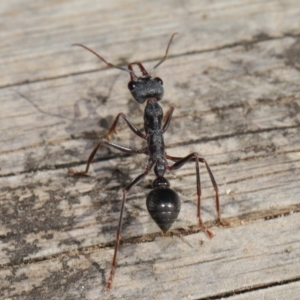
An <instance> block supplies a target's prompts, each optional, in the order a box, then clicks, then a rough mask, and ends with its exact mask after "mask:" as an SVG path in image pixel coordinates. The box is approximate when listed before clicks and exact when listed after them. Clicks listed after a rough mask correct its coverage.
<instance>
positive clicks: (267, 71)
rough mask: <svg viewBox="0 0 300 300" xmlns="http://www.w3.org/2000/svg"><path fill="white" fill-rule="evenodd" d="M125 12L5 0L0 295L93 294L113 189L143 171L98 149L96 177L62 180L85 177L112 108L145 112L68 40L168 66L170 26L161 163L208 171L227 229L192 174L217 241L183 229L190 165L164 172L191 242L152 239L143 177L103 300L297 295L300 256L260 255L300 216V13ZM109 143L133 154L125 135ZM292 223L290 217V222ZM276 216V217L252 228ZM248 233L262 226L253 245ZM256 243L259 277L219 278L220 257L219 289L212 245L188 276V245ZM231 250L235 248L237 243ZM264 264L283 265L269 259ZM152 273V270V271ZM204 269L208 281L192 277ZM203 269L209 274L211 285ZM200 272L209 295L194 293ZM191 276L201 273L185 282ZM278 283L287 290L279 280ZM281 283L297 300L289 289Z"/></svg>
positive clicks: (113, 217) (191, 209)
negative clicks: (202, 163)
mask: <svg viewBox="0 0 300 300" xmlns="http://www.w3.org/2000/svg"><path fill="white" fill-rule="evenodd" d="M120 4H121V2H119V1H114V2H111V1H110V2H108V1H107V2H105V1H101V2H98V1H97V2H96V1H95V2H93V1H91V2H90V5H89V6H87V5H86V2H84V1H78V0H75V1H72V2H69V1H66V2H51V1H50V2H47V3H39V4H37V3H36V2H31V1H27V2H26V3H24V2H22V3H21V2H20V1H10V2H1V3H0V6H1V9H0V14H1V17H0V19H1V26H2V27H1V28H2V29H4V30H1V33H0V39H1V41H3V42H2V43H1V46H0V61H1V64H0V70H1V71H0V74H1V75H0V86H1V87H2V88H1V99H0V105H1V110H0V128H1V132H0V143H1V148H0V174H1V178H0V277H1V278H2V279H3V280H1V281H0V293H1V295H2V296H3V297H5V298H8V297H16V298H25V299H41V297H44V298H45V299H49V298H52V299H64V298H65V299H74V298H75V299H76V298H86V299H98V298H99V295H100V296H102V294H101V293H102V291H103V286H104V283H105V278H107V275H108V269H109V265H110V260H111V258H112V249H111V247H112V245H113V243H114V237H115V230H116V224H117V220H118V216H119V205H120V197H121V189H122V187H124V185H125V184H126V183H128V182H129V181H130V179H132V178H134V177H135V176H137V175H138V174H139V173H140V172H141V168H142V166H143V165H144V164H145V157H144V156H140V157H139V156H136V157H130V158H126V157H123V156H118V155H117V154H116V152H111V151H109V150H107V149H101V150H100V151H99V154H98V156H97V161H96V162H95V163H94V164H93V167H92V170H91V173H90V177H88V178H72V177H69V176H67V175H66V171H67V168H68V167H70V166H72V167H74V166H75V167H77V168H78V169H80V168H83V166H84V165H83V164H84V162H85V160H86V158H87V156H88V155H89V153H90V151H91V149H92V148H93V145H94V144H95V143H96V142H97V140H99V139H100V138H102V137H105V135H106V132H107V128H108V127H109V125H110V124H111V122H112V120H113V118H114V117H115V116H116V114H117V113H119V112H120V111H123V112H124V113H126V114H127V115H128V116H129V118H130V119H131V120H132V121H133V123H134V124H137V125H138V126H139V127H142V113H143V107H142V106H139V105H137V104H135V103H134V101H133V100H132V99H131V97H130V95H129V93H128V91H127V89H126V85H127V80H128V74H122V72H120V71H118V70H108V69H107V68H106V67H105V66H104V65H103V64H101V62H99V61H97V59H96V58H95V57H93V56H92V55H91V54H90V53H87V52H84V51H83V50H82V49H75V48H71V47H69V45H70V44H71V43H73V42H83V43H86V44H87V45H89V46H91V47H93V48H95V49H96V50H99V52H100V53H101V54H102V55H103V56H104V57H105V58H107V59H108V60H110V61H113V62H117V63H119V62H122V63H125V62H127V61H132V60H139V59H140V60H142V61H146V62H147V63H146V66H147V67H148V66H150V67H151V66H153V65H154V64H155V61H153V60H154V59H155V60H158V59H159V58H160V57H161V56H162V55H163V53H164V50H165V46H166V43H167V41H168V38H169V37H170V34H171V33H172V32H174V31H179V32H180V35H179V36H176V39H175V41H174V44H173V45H172V48H171V51H170V54H171V56H170V58H169V59H168V60H167V61H166V62H165V63H164V65H163V66H161V67H160V68H159V69H158V70H157V71H156V74H157V75H158V76H160V77H161V78H162V79H163V80H164V85H165V89H166V94H165V97H164V99H163V100H162V102H161V104H162V106H163V108H164V110H165V111H166V110H167V108H168V107H169V106H171V105H172V106H175V113H174V118H173V119H172V123H171V126H170V128H169V130H168V132H167V133H166V142H167V146H168V152H169V153H170V154H173V155H180V156H184V155H186V154H187V153H189V152H192V151H198V152H199V153H200V154H201V155H203V156H204V157H205V158H206V159H207V160H208V162H209V163H210V164H211V167H212V169H213V172H214V174H215V177H216V179H217V182H218V184H219V188H220V194H221V207H222V213H223V216H224V217H225V218H226V219H227V220H229V221H230V223H231V227H230V228H226V229H223V228H216V227H215V226H214V220H215V208H214V200H213V197H214V194H213V190H212V187H211V183H210V181H209V178H208V176H207V174H206V172H205V170H204V169H203V168H201V176H202V186H203V196H202V198H203V201H202V207H203V218H204V220H205V221H206V222H207V225H208V226H209V227H213V228H212V231H213V232H214V233H215V234H216V236H215V237H214V239H212V240H209V241H208V240H207V239H206V238H205V237H204V234H203V233H199V234H193V233H195V232H197V230H198V228H197V226H196V225H195V224H196V211H195V210H196V209H195V207H196V203H195V202H196V201H195V200H196V199H195V195H194V194H195V167H194V165H193V164H189V165H187V166H185V167H184V168H182V169H181V170H179V171H177V172H174V173H173V172H172V173H170V174H168V179H170V182H171V185H172V187H173V188H174V189H176V190H177V191H178V192H179V194H180V197H181V200H182V202H183V203H182V211H181V214H180V216H179V220H178V222H176V224H175V225H174V227H173V234H174V233H176V232H178V231H179V232H183V234H184V235H185V236H184V239H185V240H186V242H184V241H182V240H181V239H179V238H174V239H171V238H165V239H160V238H156V239H155V237H157V236H158V235H159V231H158V228H157V227H156V225H155V224H154V222H153V221H152V220H151V219H150V217H149V215H148V213H147V211H146V207H145V194H146V193H147V192H148V191H149V186H150V184H151V181H152V179H153V175H150V176H149V178H148V179H147V180H146V181H145V182H143V183H142V184H140V185H139V186H138V187H136V188H135V189H134V190H133V191H132V193H131V194H129V197H128V201H127V204H126V212H125V219H124V230H123V233H122V236H123V238H124V242H125V245H124V246H122V247H121V251H120V261H119V263H120V264H119V265H120V268H119V269H118V272H119V275H116V276H119V277H118V279H117V277H116V280H119V281H116V283H115V284H116V288H115V290H114V291H113V293H112V295H111V296H105V297H107V298H112V297H114V295H116V297H117V298H118V297H123V296H124V297H125V299H126V297H127V298H129V297H130V296H131V298H132V295H137V297H138V298H139V297H140V298H144V297H149V299H150V298H151V297H152V298H151V299H153V298H155V297H156V298H157V299H160V297H165V296H167V297H171V298H172V299H176V298H175V297H179V298H178V299H182V298H184V297H186V298H192V299H193V298H196V299H198V298H199V299H206V298H207V297H214V298H218V297H222V296H224V295H225V297H227V298H231V297H234V296H233V295H234V292H236V293H240V295H239V296H237V297H241V296H245V297H248V298H251V296H253V295H254V296H258V295H265V294H264V292H265V291H266V290H267V288H268V287H269V289H268V293H267V294H266V295H267V296H270V297H271V296H273V295H277V293H278V295H290V296H291V297H293V295H294V294H295V295H296V293H297V282H298V281H297V280H298V276H299V275H297V270H298V269H299V266H298V263H299V261H292V263H291V264H289V263H288V264H287V266H285V267H281V268H280V266H281V265H280V266H279V265H276V263H277V264H281V263H283V262H286V257H282V256H280V255H281V252H280V251H279V252H276V253H274V251H275V250H277V248H276V247H275V248H274V249H271V246H270V245H271V244H274V243H275V242H276V241H279V243H280V242H281V240H282V239H281V237H280V236H279V235H280V234H282V231H280V230H278V231H277V232H273V231H271V233H272V234H269V235H270V236H269V235H268V234H267V233H266V232H265V229H264V228H265V227H264V226H265V224H266V223H268V224H273V225H272V226H273V227H267V228H268V230H275V229H276V228H278V226H279V225H278V224H281V226H282V230H284V229H283V228H286V231H285V234H286V232H288V234H286V235H288V236H287V237H285V238H286V240H285V242H286V244H287V245H288V246H287V248H285V249H286V251H287V253H289V252H291V253H292V252H293V251H294V248H293V246H294V244H292V246H290V244H291V243H292V242H293V241H292V242H291V239H292V238H293V235H291V236H290V233H293V232H296V231H297V228H294V227H293V228H292V229H291V228H290V227H288V226H290V225H288V226H287V225H286V224H287V223H288V222H291V223H293V224H294V225H295V224H297V222H296V223H295V218H296V216H297V212H299V196H298V195H299V179H300V178H299V171H298V170H299V153H300V152H299V105H300V102H299V101H300V100H299V91H300V89H299V82H300V81H299V79H300V78H299V56H298V52H299V38H298V35H299V28H300V27H299V25H300V24H299V22H300V18H299V11H300V7H299V4H298V2H297V1H294V0H293V1H292V0H291V1H265V2H264V3H262V2H260V1H250V2H249V1H238V2H237V1H225V2H224V1H223V2H206V1H188V2H184V3H182V2H178V1H168V2H163V3H159V8H160V9H159V10H157V7H158V4H157V3H156V2H155V1H152V2H144V3H142V2H141V1H135V0H132V1H127V0H126V1H123V2H122V5H124V7H123V6H122V8H121V7H120ZM170 7H171V8H170ZM145 11H147V14H144V12H145ZM170 12H172V14H170ZM103 16H105V17H103ZM237 16H239V17H238V18H237ZM147 25H148V26H147ZM149 25H151V26H149ZM149 45H150V46H149ZM98 69H100V70H99V71H98V72H94V71H95V70H98ZM81 72H83V73H81ZM35 81H37V82H35ZM27 82H29V83H28V84H27ZM114 141H116V142H118V143H120V144H125V145H131V146H132V147H140V142H139V141H138V140H137V139H136V138H135V137H133V136H132V134H131V133H130V132H129V130H128V129H126V126H124V125H123V124H120V126H119V127H118V135H117V136H115V137H114ZM292 212H294V215H295V216H290V215H289V214H290V213H292ZM280 215H285V216H286V217H284V218H280V219H276V220H272V221H268V222H263V221H261V220H264V219H269V218H275V217H278V216H280ZM287 215H288V216H287ZM281 219H284V220H285V221H284V223H280V222H281V221H282V220H281ZM269 222H271V223H269ZM272 222H275V223H272ZM278 222H279V223H278ZM248 223H249V225H246V226H242V225H243V224H248ZM294 225H293V226H294ZM248 226H250V227H251V228H252V229H253V228H256V229H255V234H254V231H253V230H252V229H251V230H248V228H250V227H248ZM252 226H254V227H252ZM286 226H287V227H286ZM291 226H292V225H291ZM295 226H298V225H295ZM298 227H299V226H298ZM245 228H246V231H243V230H245ZM239 230H240V231H239ZM256 232H262V235H261V236H259V241H260V240H263V235H264V239H266V241H263V244H261V243H260V242H259V243H260V244H254V246H253V247H254V248H255V251H254V252H253V253H256V254H255V255H256V256H258V257H259V258H261V260H262V262H263V263H262V264H254V267H256V266H257V269H253V268H252V269H251V267H250V268H248V264H249V260H247V258H246V259H242V261H241V264H242V265H241V266H239V267H238V268H237V271H240V270H241V273H232V274H231V275H232V277H228V278H229V279H228V280H227V275H226V274H227V273H228V272H229V271H228V270H230V271H231V269H232V270H234V267H235V264H234V263H232V262H230V261H227V262H226V268H227V267H228V269H225V270H224V269H223V267H221V273H222V276H225V277H224V278H225V279H224V278H221V284H220V285H218V284H213V283H214V281H213V279H212V278H214V275H215V273H216V274H217V278H216V279H218V274H219V273H218V271H215V270H218V269H217V266H216V264H214V262H217V261H218V259H219V257H218V254H219V252H218V251H219V250H218V249H219V248H212V249H214V250H213V251H212V252H209V251H210V250H209V249H208V250H207V251H208V252H205V251H204V252H205V253H204V257H203V259H204V260H203V262H202V261H201V262H200V263H199V264H198V261H197V263H196V266H195V265H193V264H190V263H189V259H190V260H192V261H193V260H194V256H193V255H192V254H191V253H190V252H189V251H186V249H185V248H186V247H188V248H189V247H190V246H191V245H192V247H194V248H197V249H198V248H200V247H199V245H198V244H200V245H201V244H202V243H203V241H204V247H201V248H200V250H202V248H206V247H207V245H208V243H212V245H215V244H214V243H219V244H218V246H220V245H225V246H226V245H228V243H229V242H232V238H231V237H228V235H230V236H231V234H236V233H237V237H239V241H245V238H246V240H247V241H248V244H247V245H250V246H252V244H253V241H252V240H254V238H252V237H253V236H255V237H256V235H257V234H256ZM276 234H277V236H276ZM194 236H197V239H198V240H197V242H196V246H195V245H194V244H193V242H192V239H193V238H194ZM295 236H296V244H297V243H298V238H297V237H298V235H297V233H296V235H295ZM250 238H252V240H251V241H250V240H249V239H250ZM276 238H277V240H276ZM154 239H155V240H154ZM187 239H188V240H187ZM146 241H148V243H146ZM274 241H275V242H274ZM233 245H238V246H241V247H242V245H243V243H241V244H238V242H237V241H236V240H234V242H233ZM263 245H268V247H267V248H266V249H267V250H266V251H265V252H264V255H263V256H262V255H261V252H259V251H260V250H261V249H263V248H259V246H263ZM275 245H277V244H276V243H275ZM283 245H284V244H280V246H283ZM280 246H279V247H280ZM212 247H215V246H212ZM228 248H229V251H228V249H227V248H226V247H225V250H224V249H223V250H222V251H226V253H228V254H231V255H232V257H233V258H234V259H235V258H236V257H237V258H239V257H240V256H239V253H237V252H234V250H233V252H230V250H232V249H231V248H230V247H229V246H228ZM250 248H251V247H250ZM191 249H192V248H191ZM270 249H271V250H270ZM132 251H133V252H132ZM151 251H153V253H151ZM181 251H183V252H182V254H180V253H181ZM272 251H273V252H272ZM297 251H298V250H296V252H297ZM167 252H168V254H167ZM178 252H179V254H178ZM132 253H134V254H136V258H135V256H133V255H132ZM161 253H162V254H163V255H162V260H159V257H160V255H161ZM253 253H252V252H251V254H253ZM284 253H285V252H284ZM185 254H187V255H186V256H185ZM246 254H247V253H246ZM294 254H295V253H294ZM168 255H170V256H168ZM276 255H277V256H276ZM296 255H298V253H296ZM274 257H276V258H277V259H279V261H273V258H274ZM165 258H166V260H164V259H165ZM169 258H170V261H169ZM248 258H249V257H248ZM256 258H257V257H256ZM157 259H158V260H157ZM249 259H250V260H251V255H250V258H249ZM294 259H295V258H294V256H292V260H294ZM181 260H182V262H183V265H184V267H182V266H179V267H178V266H177V267H176V268H175V270H176V271H177V270H178V269H179V270H180V273H179V274H177V273H175V272H174V271H172V272H170V271H168V268H169V267H170V263H171V262H173V261H175V262H178V263H179V262H180V261H181ZM149 262H150V264H152V263H156V262H157V265H156V264H155V265H154V267H153V268H152V267H151V266H150V269H149V268H148V267H149ZM255 262H256V261H255ZM203 264H204V265H207V266H209V267H210V268H211V270H210V269H209V270H207V268H205V267H204V269H202V267H203ZM269 265H272V267H271V271H270V270H268V266H269ZM266 266H267V267H266ZM171 267H172V266H171ZM252 267H253V266H252ZM72 268H73V269H72ZM126 268H127V269H126ZM224 268H225V267H224ZM149 270H150V271H149ZM202 270H203V272H204V271H205V272H207V275H208V277H207V278H205V279H203V278H204V277H205V273H201V272H202ZM273 270H275V272H274V273H273ZM199 272H200V279H201V280H200V282H201V284H202V283H203V284H204V287H203V286H202V285H199V284H198V282H196V283H195V280H196V279H198V277H197V275H198V273H199ZM226 272H227V273H226ZM190 273H191V274H196V276H194V277H193V276H192V277H191V278H189V277H188V276H186V274H190ZM270 273H272V274H270ZM117 274H118V273H117ZM132 274H133V275H132ZM157 274H158V275H157ZM201 274H202V275H201ZM237 274H238V275H237ZM241 274H242V275H241ZM244 274H246V275H244ZM265 274H266V275H265ZM295 274H296V275H295ZM298 274H299V273H298ZM177 275H178V277H176V276H177ZM264 275H265V278H262V280H260V279H261V276H264ZM132 276H133V277H132ZM134 276H136V277H134ZM139 276H140V277H139ZM172 276H173V277H172ZM234 276H235V277H234ZM252 276H253V278H252ZM255 276H256V278H254V277H255ZM175 277H176V278H175ZM132 278H133V280H132ZM161 278H162V279H163V280H165V281H160V279H161ZM182 278H183V280H181V279H182ZM249 278H250V280H248V279H249ZM223 279H224V280H225V281H224V280H223ZM169 280H170V281H171V282H172V283H171V284H169ZM226 280H227V281H226ZM252 280H253V281H252ZM281 281H283V282H284V283H285V284H284V286H279V285H278V282H281ZM291 281H292V282H293V284H295V292H292V294H291V293H290V294H289V286H290V284H291V283H289V282H291ZM118 282H119V283H118ZM228 282H229V284H228V286H227V283H228ZM126 285H127V288H128V290H126V288H125V286H126ZM190 287H192V288H190ZM155 291H156V292H157V293H156V294H155ZM232 291H233V292H232ZM41 295H42V296H41ZM2 296H1V297H2ZM201 297H202V298H201Z"/></svg>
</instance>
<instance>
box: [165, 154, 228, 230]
mask: <svg viewBox="0 0 300 300" xmlns="http://www.w3.org/2000/svg"><path fill="white" fill-rule="evenodd" d="M166 158H167V159H169V160H172V161H175V162H179V161H180V160H182V159H184V158H182V157H175V156H170V155H167V154H166ZM191 160H192V161H196V157H191ZM198 161H200V162H202V163H204V164H205V167H206V170H207V172H208V174H209V177H210V180H211V183H212V185H213V187H214V190H215V193H216V210H217V215H218V222H219V224H221V225H222V226H228V225H229V224H228V223H227V222H225V221H223V220H222V218H221V211H220V201H219V189H218V185H217V182H216V180H215V178H214V175H213V173H212V171H211V169H210V166H209V164H208V162H207V161H206V160H205V159H204V158H202V157H198Z"/></svg>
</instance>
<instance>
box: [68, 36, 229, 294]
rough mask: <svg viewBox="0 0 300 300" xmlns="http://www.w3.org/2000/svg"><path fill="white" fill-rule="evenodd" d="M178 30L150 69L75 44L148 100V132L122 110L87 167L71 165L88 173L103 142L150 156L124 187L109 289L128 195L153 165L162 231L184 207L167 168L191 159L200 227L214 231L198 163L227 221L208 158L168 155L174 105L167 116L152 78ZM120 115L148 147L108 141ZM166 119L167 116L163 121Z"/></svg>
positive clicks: (159, 85)
mask: <svg viewBox="0 0 300 300" xmlns="http://www.w3.org/2000/svg"><path fill="white" fill-rule="evenodd" d="M176 34H177V33H174V34H172V36H171V38H170V40H169V43H168V46H167V49H166V53H165V55H164V57H163V58H162V59H161V60H160V61H159V62H158V63H157V64H156V65H155V66H154V67H153V68H152V69H151V70H150V72H147V71H146V69H145V68H144V67H143V65H142V63H140V62H134V63H130V64H129V65H128V68H127V69H126V68H123V67H119V66H116V65H113V64H112V63H110V62H107V61H106V60H105V59H104V58H103V57H101V56H100V55H99V54H97V53H96V52H95V51H93V50H92V49H90V48H88V47H86V46H84V45H82V44H74V45H76V46H80V47H82V48H85V49H86V50H88V51H90V52H92V53H93V54H94V55H96V56H97V57H98V58H99V59H100V60H102V61H103V62H104V63H105V64H106V65H107V66H108V67H111V68H116V69H119V70H122V71H125V72H127V73H129V75H130V81H129V83H128V89H129V91H130V92H131V95H132V96H133V98H134V99H135V100H136V101H137V102H138V103H140V104H142V103H145V102H146V107H145V110H144V130H145V133H143V132H141V131H140V130H139V129H137V128H136V127H135V126H134V125H133V124H132V123H131V122H130V121H129V120H128V118H127V117H126V115H125V114H124V113H122V112H121V113H119V114H118V115H117V117H116V118H115V121H114V123H113V124H112V126H111V128H110V129H109V131H108V134H107V139H103V140H101V141H100V142H99V143H98V144H97V145H96V147H95V148H94V150H93V151H92V153H91V154H90V156H89V158H88V161H87V165H86V168H85V171H82V172H75V171H74V170H73V169H69V173H71V174H74V175H85V174H87V172H88V170H89V167H90V164H91V163H92V161H93V158H94V156H95V154H96V152H97V151H98V149H99V148H100V147H101V146H104V145H105V146H109V147H113V148H115V149H118V150H120V151H122V152H125V153H129V154H145V155H147V156H148V162H147V165H146V168H145V170H144V172H143V173H141V174H140V175H138V176H137V177H136V178H135V179H134V180H132V181H131V182H130V183H129V184H128V185H127V186H126V187H125V188H124V189H123V198H122V204H121V212H120V218H119V223H118V227H117V233H116V243H115V249H114V255H113V260H112V264H111V270H110V275H109V279H108V281H107V284H106V290H110V289H111V286H112V281H113V277H114V273H115V268H116V265H117V253H118V248H119V244H120V240H121V229H122V219H123V212H124V205H125V200H126V196H127V194H128V193H129V191H130V190H131V189H132V188H133V187H134V186H135V185H137V184H138V183H139V182H140V181H142V180H143V179H144V178H145V177H146V176H147V174H148V173H149V172H150V171H151V169H152V168H154V173H155V176H156V179H155V180H154V181H153V183H152V188H153V190H152V191H151V192H150V193H149V194H148V196H147V199H146V205H147V209H148V212H149V214H150V216H151V217H152V219H153V220H154V221H155V222H156V224H157V225H158V226H159V228H160V229H161V230H162V232H163V233H166V232H167V231H168V230H169V229H170V227H171V226H172V224H173V223H174V221H175V220H176V219H177V217H178V214H179V212H180V207H181V204H180V199H179V196H178V194H177V193H176V192H175V191H174V190H172V189H171V188H170V183H169V181H168V180H167V179H166V178H165V177H164V175H165V172H166V171H167V170H168V171H171V170H177V169H179V168H180V167H182V166H183V165H184V164H186V163H188V162H194V163H195V168H196V187H197V188H196V189H197V198H198V204H197V218H198V221H199V226H200V228H201V229H202V230H203V231H204V232H205V233H206V234H207V236H209V237H210V238H211V237H212V236H213V234H212V232H211V231H209V230H208V229H207V228H206V227H205V225H204V223H203V221H202V219H201V215H200V212H201V208H200V203H201V183H200V171H199V163H203V164H204V165H205V167H206V170H207V172H208V174H209V177H210V180H211V182H212V185H213V188H214V191H215V198H216V210H217V218H218V222H219V223H220V224H222V225H226V223H225V222H223V221H222V220H221V212H220V204H219V192H218V186H217V183H216V180H215V178H214V176H213V173H212V171H211V169H210V167H209V165H208V163H207V161H206V160H205V159H204V158H202V157H199V155H198V153H196V152H194V153H191V154H189V155H187V156H185V157H175V156H171V155H168V154H167V153H166V151H165V144H164V133H165V132H166V131H167V129H168V127H169V125H170V122H171V119H172V115H173V112H174V107H171V108H170V109H169V110H168V112H167V113H166V116H165V119H164V118H163V110H162V108H161V106H160V105H159V104H158V102H159V101H160V100H161V99H162V98H163V95H164V88H163V81H162V80H161V79H160V78H159V77H154V78H153V77H152V76H151V74H152V72H153V71H154V70H155V69H156V68H157V67H158V66H160V65H161V64H162V63H163V62H164V61H165V60H166V58H167V56H168V52H169V48H170V45H171V43H172V41H173V38H174V36H175V35H176ZM133 66H137V67H138V68H139V69H140V71H141V74H142V76H138V75H136V73H135V72H134V71H133V68H132V67H133ZM120 118H122V119H123V120H124V121H125V122H126V124H127V125H128V127H129V128H130V129H131V131H132V132H133V133H135V134H136V135H137V136H138V137H140V138H142V139H144V140H146V141H147V146H146V147H145V148H143V149H131V148H127V147H124V146H120V145H117V144H115V143H112V142H110V141H109V140H110V139H111V137H112V135H113V134H115V133H116V127H117V124H118V121H119V119H120ZM163 120H165V121H164V123H163ZM167 160H170V161H172V162H174V163H173V164H172V165H169V164H168V161H167Z"/></svg>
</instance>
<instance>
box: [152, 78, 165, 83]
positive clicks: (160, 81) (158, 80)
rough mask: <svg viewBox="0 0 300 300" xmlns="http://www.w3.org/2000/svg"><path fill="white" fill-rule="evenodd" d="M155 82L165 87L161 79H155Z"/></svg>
mask: <svg viewBox="0 0 300 300" xmlns="http://www.w3.org/2000/svg"><path fill="white" fill-rule="evenodd" d="M154 80H155V81H157V82H159V83H160V84H161V85H163V84H164V83H163V81H162V80H161V79H160V78H159V77H155V78H154Z"/></svg>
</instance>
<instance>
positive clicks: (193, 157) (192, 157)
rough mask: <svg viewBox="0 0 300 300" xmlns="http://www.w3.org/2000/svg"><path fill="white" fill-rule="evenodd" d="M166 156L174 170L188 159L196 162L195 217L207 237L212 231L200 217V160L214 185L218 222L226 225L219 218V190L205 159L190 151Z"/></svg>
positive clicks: (171, 168) (211, 235) (211, 234)
mask: <svg viewBox="0 0 300 300" xmlns="http://www.w3.org/2000/svg"><path fill="white" fill-rule="evenodd" d="M166 158H167V159H169V160H172V161H175V163H174V164H173V165H172V166H170V167H168V169H169V170H176V169H179V168H180V167H182V166H183V165H184V164H186V163H187V162H190V161H195V163H196V182H197V196H198V205H197V217H198V219H199V225H200V227H201V228H202V230H203V231H204V232H205V233H206V234H207V235H208V236H209V237H213V233H212V232H211V231H209V230H208V229H207V228H206V227H205V225H204V223H203V221H202V219H201V215H200V211H201V181H200V169H199V162H202V163H204V164H205V167H206V169H207V172H208V174H209V177H210V180H211V182H212V185H213V187H214V190H215V193H216V209H217V214H218V222H219V223H220V224H222V225H227V223H226V222H223V221H222V220H221V213H220V203H219V190H218V185H217V183H216V180H215V178H214V176H213V173H212V171H211V169H210V167H209V165H208V163H207V161H206V160H205V159H204V158H202V157H199V156H198V153H191V154H189V155H188V156H186V157H174V156H170V155H167V154H166Z"/></svg>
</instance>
